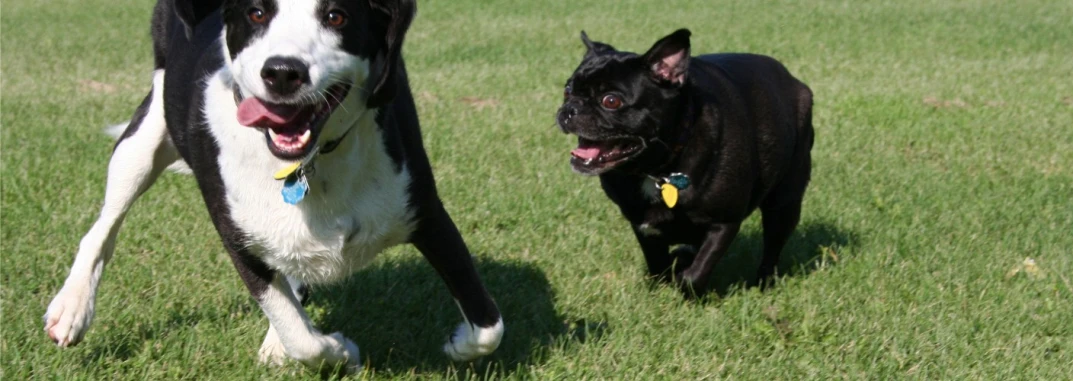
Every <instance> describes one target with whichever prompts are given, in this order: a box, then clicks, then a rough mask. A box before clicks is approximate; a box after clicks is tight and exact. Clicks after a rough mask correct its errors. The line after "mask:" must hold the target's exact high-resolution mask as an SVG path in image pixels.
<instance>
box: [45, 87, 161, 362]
mask: <svg viewBox="0 0 1073 381" xmlns="http://www.w3.org/2000/svg"><path fill="white" fill-rule="evenodd" d="M163 89H164V71H163V70H157V71H155V72H154V73H153V90H152V101H151V102H150V104H149V111H148V113H146V115H145V118H144V119H143V120H142V124H141V125H140V126H138V130H137V131H136V132H135V133H134V135H132V136H129V137H127V138H126V139H124V140H123V141H122V142H120V143H119V145H118V146H117V147H116V149H115V152H113V153H112V158H111V160H110V161H109V162H108V183H107V186H106V189H105V193H104V206H102V207H101V213H100V216H99V217H98V218H97V221H96V222H95V223H93V227H92V228H90V230H89V232H87V233H86V235H85V236H83V237H82V242H81V243H80V244H79V247H78V254H77V255H76V256H75V261H74V264H73V265H71V273H70V275H68V276H67V280H66V281H65V282H64V283H63V288H62V289H60V292H59V293H58V294H57V295H56V297H55V298H53V299H52V302H51V303H49V305H48V311H47V312H45V316H44V320H45V331H47V332H48V335H49V337H51V338H52V340H53V341H55V342H56V344H58V345H59V346H61V347H66V346H68V345H74V344H77V343H78V342H79V341H81V340H82V337H83V335H85V332H86V330H87V329H88V328H89V324H90V322H91V321H92V320H93V305H94V299H95V297H96V294H97V285H98V283H99V282H100V279H101V275H102V274H103V273H104V267H105V265H107V264H108V260H109V259H111V257H112V252H113V251H114V249H115V240H116V235H117V234H118V233H119V227H120V225H122V224H123V217H124V216H125V215H126V213H127V211H128V210H129V209H130V206H131V205H132V204H134V201H135V200H137V199H138V196H140V195H141V194H142V193H143V192H145V191H146V190H147V189H149V187H150V186H152V185H153V182H154V181H155V180H156V178H157V176H159V175H160V173H161V172H163V171H164V168H166V167H167V166H169V165H171V164H172V163H174V162H176V161H177V160H179V153H178V152H177V151H176V150H175V146H174V145H172V143H171V139H170V138H169V137H168V133H167V129H166V126H165V122H164V98H163Z"/></svg>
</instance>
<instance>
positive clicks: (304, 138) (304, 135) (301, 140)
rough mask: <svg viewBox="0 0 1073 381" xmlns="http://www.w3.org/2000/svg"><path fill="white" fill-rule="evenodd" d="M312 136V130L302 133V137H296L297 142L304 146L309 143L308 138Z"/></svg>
mask: <svg viewBox="0 0 1073 381" xmlns="http://www.w3.org/2000/svg"><path fill="white" fill-rule="evenodd" d="M312 134H313V133H312V130H306V131H305V132H303V133H302V136H299V137H298V142H299V143H301V144H302V145H305V144H306V143H309V136H310V135H312Z"/></svg>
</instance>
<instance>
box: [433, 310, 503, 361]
mask: <svg viewBox="0 0 1073 381" xmlns="http://www.w3.org/2000/svg"><path fill="white" fill-rule="evenodd" d="M502 338H503V320H502V319H500V320H499V321H497V322H496V324H495V325H493V326H491V327H487V328H482V327H477V326H473V325H470V324H469V322H463V323H462V324H460V325H459V326H458V329H455V333H454V334H453V335H451V338H450V339H448V340H447V344H444V345H443V351H444V352H446V353H447V356H448V357H450V358H451V359H452V360H455V361H469V360H473V359H475V358H478V357H481V356H484V355H487V354H489V353H492V351H495V350H496V348H498V347H499V341H500V340H501V339H502Z"/></svg>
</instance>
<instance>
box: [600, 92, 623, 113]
mask: <svg viewBox="0 0 1073 381" xmlns="http://www.w3.org/2000/svg"><path fill="white" fill-rule="evenodd" d="M600 105H602V106H604V108H606V109H608V110H615V109H618V108H619V107H622V99H621V98H619V97H617V96H614V95H612V94H607V95H604V99H601V100H600Z"/></svg>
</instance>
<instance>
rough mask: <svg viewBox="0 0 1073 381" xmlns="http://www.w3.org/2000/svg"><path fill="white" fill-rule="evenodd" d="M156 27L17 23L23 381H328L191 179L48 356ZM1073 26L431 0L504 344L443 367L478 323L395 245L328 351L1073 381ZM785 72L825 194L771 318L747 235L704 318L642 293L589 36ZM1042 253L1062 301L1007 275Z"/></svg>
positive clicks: (344, 304)
mask: <svg viewBox="0 0 1073 381" xmlns="http://www.w3.org/2000/svg"><path fill="white" fill-rule="evenodd" d="M151 7H152V2H151V1H148V0H145V1H139V2H137V4H134V5H132V4H130V2H115V1H104V0H86V1H72V0H55V1H48V2H40V1H28V0H9V1H5V2H3V5H2V10H0V14H2V17H3V18H2V23H0V36H2V40H0V42H2V47H3V55H2V70H3V72H2V73H3V75H2V82H3V83H2V96H3V98H2V119H0V123H2V135H0V138H2V149H0V158H2V164H0V165H2V174H0V181H2V188H3V190H2V201H3V205H2V208H3V209H2V211H0V213H2V232H3V235H2V246H0V247H2V260H0V266H2V267H0V274H2V284H0V298H2V305H0V313H2V322H0V337H2V346H0V352H2V362H0V364H2V373H0V378H3V379H6V380H21V379H31V378H32V379H63V380H67V379H161V378H187V379H258V380H260V379H293V378H295V377H298V378H308V379H317V378H318V375H316V374H315V373H313V372H311V371H307V370H305V369H303V368H301V367H298V366H289V367H286V368H285V369H282V370H280V369H273V368H265V367H262V366H260V365H258V364H257V363H256V351H257V348H258V346H259V345H260V341H261V339H262V338H263V335H264V330H265V328H266V327H267V322H266V319H265V318H264V316H263V314H262V313H261V312H260V310H259V308H258V307H257V306H256V304H255V303H254V302H253V301H252V299H251V298H250V297H249V296H248V293H247V292H246V290H245V288H244V287H243V286H242V285H241V283H240V281H239V279H238V276H237V274H235V271H234V270H233V268H232V267H231V264H230V263H229V260H228V259H227V256H226V254H225V253H224V251H223V249H222V247H221V245H220V243H219V241H218V238H217V236H216V233H215V232H214V231H213V229H212V227H211V224H210V223H209V220H208V218H207V217H208V214H207V213H206V212H205V209H204V207H203V206H202V203H201V201H200V197H199V196H198V194H197V190H196V186H195V184H194V181H193V180H192V179H191V178H189V177H184V176H180V175H174V174H169V175H165V176H164V177H162V179H161V180H160V181H159V182H158V183H157V184H156V186H155V187H154V188H153V189H152V190H151V191H150V192H148V193H147V194H146V195H145V196H144V197H143V198H142V199H141V200H140V201H139V202H138V203H137V204H136V205H135V207H134V209H133V210H132V212H131V213H130V214H129V217H128V219H127V221H126V224H125V229H124V231H123V232H122V233H121V234H120V240H119V243H118V248H117V250H116V255H115V258H114V260H113V262H112V263H111V265H110V267H109V268H108V270H107V271H106V274H105V277H104V280H103V282H102V286H101V290H100V294H99V297H98V299H97V301H98V302H97V317H96V319H95V321H94V323H93V328H92V329H91V330H90V331H89V333H88V335H87V336H86V340H85V342H84V343H82V344H81V345H79V346H77V347H74V348H70V349H66V350H61V349H58V348H56V347H54V346H53V345H52V344H51V343H50V342H49V340H48V339H47V337H46V335H45V334H44V332H42V331H41V315H42V314H43V313H44V311H45V307H46V306H47V303H48V302H49V300H50V299H51V297H52V296H53V295H54V293H55V292H56V291H58V290H59V288H60V286H61V285H62V282H63V279H64V277H66V275H67V270H68V268H69V266H70V264H71V261H72V259H73V255H74V252H75V251H76V249H77V245H78V241H79V239H80V238H81V236H82V234H84V233H85V231H86V230H87V229H88V228H89V226H90V224H91V223H92V222H93V220H94V219H95V217H96V213H97V210H98V208H99V207H100V203H101V200H102V197H103V189H104V175H105V168H106V163H107V161H108V156H109V153H110V149H111V144H112V143H111V142H110V141H109V139H108V138H107V137H105V136H104V135H103V134H101V132H100V131H101V128H102V127H103V126H105V125H107V124H109V123H115V122H118V121H122V120H126V119H127V118H128V117H129V115H130V113H131V112H132V110H133V108H134V106H135V105H137V103H138V102H139V101H140V99H141V97H142V96H143V95H144V94H145V92H146V91H147V90H148V83H149V78H150V74H149V70H150V68H151V53H150V42H149V38H148V29H149V28H148V20H149V13H150V9H151ZM1071 19H1073V2H1068V1H1048V0H1043V1H1040V0H1025V1H1016V2H1011V1H997V0H995V1H985V0H966V1H937V0H909V1H900V2H880V1H868V2H864V1H821V0H808V1H785V0H781V1H778V0H777V1H763V2H760V1H752V2H750V1H724V0H717V1H705V2H698V1H690V0H635V1H634V0H631V1H586V2H554V1H548V2H544V3H541V2H532V1H518V0H502V1H495V2H489V1H483V0H434V1H423V2H421V4H420V12H419V15H418V18H417V20H416V22H415V23H414V24H413V29H412V31H411V32H410V34H409V36H408V38H407V46H406V49H405V55H406V58H407V64H408V65H409V69H410V73H411V79H412V82H413V83H412V85H413V88H414V93H415V96H416V98H417V103H418V108H419V112H420V115H421V118H422V121H423V128H424V136H425V137H426V141H425V142H426V146H427V148H428V150H429V153H430V156H431V159H432V162H433V166H434V167H435V170H436V174H437V177H438V179H439V185H440V190H441V196H442V198H443V199H444V202H445V203H446V205H447V207H448V210H449V211H450V212H451V213H452V214H453V216H454V219H455V221H456V222H457V224H458V225H459V227H460V229H461V230H462V232H463V234H464V235H465V238H466V239H467V242H468V243H469V245H470V247H471V248H472V250H473V251H474V252H475V254H476V256H477V260H478V265H479V268H480V271H481V273H482V275H483V277H484V279H485V281H486V283H487V286H488V288H489V289H490V290H491V292H492V293H493V295H494V296H495V297H496V298H497V300H498V302H499V304H500V307H501V309H502V311H503V314H504V316H505V319H506V324H507V331H506V336H505V337H504V340H503V344H502V346H501V347H500V349H499V350H498V351H497V352H496V353H495V354H493V355H492V356H490V357H488V358H487V359H485V360H484V361H483V362H480V363H476V364H452V363H450V362H449V361H447V360H446V359H445V357H444V356H443V354H442V353H440V351H439V347H440V345H441V344H442V341H443V339H444V338H445V336H446V334H447V333H448V332H449V331H450V329H451V328H452V327H453V326H454V324H455V323H457V321H458V319H459V316H458V313H457V311H456V308H455V306H454V304H453V303H452V302H451V300H450V297H449V295H448V293H447V291H446V290H445V289H444V287H443V286H442V283H441V281H440V280H439V278H438V277H437V276H436V275H435V274H434V272H433V271H432V270H431V268H430V267H429V266H428V265H427V264H426V263H424V261H423V260H422V259H421V258H420V256H419V255H418V254H417V253H416V251H415V250H414V249H412V248H410V247H402V248H398V249H393V250H391V251H390V252H389V253H387V254H385V255H384V256H382V257H381V258H380V259H378V260H377V261H376V262H375V263H374V264H373V265H372V266H371V267H370V268H368V269H366V270H363V271H361V272H359V273H357V274H356V275H355V276H354V277H353V278H352V280H351V281H349V282H347V283H346V284H343V285H339V286H334V287H330V288H327V289H320V290H317V291H316V292H315V294H314V297H313V301H312V303H311V305H310V307H309V309H310V311H311V315H312V316H313V317H314V319H315V320H316V322H317V324H318V326H319V327H320V328H322V329H324V330H326V331H334V330H341V331H343V332H345V333H346V334H347V335H348V336H349V337H351V338H352V339H354V340H355V342H357V343H358V345H359V346H361V349H362V356H363V360H364V361H365V362H366V365H367V366H366V373H364V374H362V375H361V376H363V377H370V378H408V379H409V378H468V377H483V376H489V377H493V378H498V377H507V378H532V379H564V380H573V379H700V378H708V379H722V378H728V379H803V378H811V379H830V378H851V379H860V378H876V379H890V378H921V379H939V378H942V379H1051V380H1055V379H1066V378H1068V377H1070V373H1069V372H1070V369H1073V323H1071V322H1070V318H1071V317H1073V250H1071V248H1073V201H1071V196H1073V129H1071V127H1073V81H1071V80H1070V78H1073V60H1071V58H1073V33H1070V24H1069V21H1070V20H1071ZM679 27H688V28H690V29H692V31H693V33H694V34H693V36H694V37H693V46H694V52H696V53H699V52H709V51H750V52H757V53H763V54H769V55H772V56H774V57H776V58H779V59H780V60H782V61H783V62H784V63H785V64H786V65H787V66H788V67H789V68H790V69H791V71H792V72H794V73H795V74H796V75H797V76H798V77H799V78H801V79H802V80H804V81H805V82H806V83H808V84H809V85H810V86H811V87H812V89H813V90H814V92H815V94H816V108H815V125H816V131H817V138H816V147H815V149H814V150H813V158H814V162H815V167H814V171H813V182H812V186H811V187H810V189H809V192H808V195H807V197H806V203H805V210H804V216H803V220H802V223H801V226H800V228H799V230H798V232H797V233H796V234H795V236H794V238H793V239H792V241H791V243H790V246H789V247H788V248H787V251H786V254H785V255H784V256H785V260H784V261H783V263H782V269H783V271H784V272H785V271H790V272H792V273H793V275H791V276H787V277H784V278H782V279H781V280H780V283H779V284H778V286H777V287H775V288H773V289H771V290H769V291H766V292H760V291H759V290H756V289H742V288H740V287H738V286H736V285H737V284H738V281H739V280H740V279H741V278H742V276H743V274H751V273H753V272H754V271H755V266H756V264H757V263H758V259H757V255H758V254H759V247H758V245H759V241H760V239H759V236H760V229H759V224H758V223H757V220H756V219H755V218H754V219H751V220H750V221H748V223H747V224H746V227H745V228H744V229H743V232H742V234H741V236H740V237H739V239H738V241H737V242H736V243H735V245H734V247H733V249H732V251H733V254H732V255H731V256H730V257H729V258H728V259H727V261H725V262H724V263H722V264H721V265H720V266H719V269H718V270H717V276H718V279H717V281H716V283H718V284H719V285H720V288H721V289H724V290H726V292H725V293H724V294H723V295H722V296H718V295H713V296H710V297H708V298H707V299H705V300H703V301H701V302H698V303H688V302H683V301H682V300H681V298H680V296H679V295H678V294H677V293H676V292H675V291H674V290H672V289H670V288H668V287H663V286H653V285H651V284H649V283H648V282H646V281H645V280H644V279H643V278H642V273H643V270H642V269H643V266H644V265H643V259H642V257H641V254H640V251H639V249H638V248H637V246H636V244H635V243H634V240H633V238H632V236H631V234H630V232H629V229H628V227H627V225H626V223H625V222H624V221H623V220H622V219H621V218H620V217H619V216H618V212H617V211H616V208H615V207H614V206H613V205H612V204H611V203H610V201H608V200H607V199H606V198H605V197H604V196H603V194H602V192H601V191H600V189H599V187H598V185H597V182H596V180H595V179H592V178H584V177H580V176H577V175H575V174H573V173H571V171H570V170H569V166H568V165H567V157H568V156H567V152H568V150H569V149H571V148H572V141H571V138H570V137H568V136H565V135H562V134H560V133H559V132H558V131H557V129H556V128H555V127H554V126H553V115H554V112H555V110H556V108H557V106H558V101H559V100H560V97H561V93H562V91H561V86H562V84H563V82H564V81H565V79H566V78H567V77H568V76H569V74H570V72H571V71H572V69H573V68H574V67H575V66H576V65H577V63H578V61H579V59H580V56H581V54H582V52H583V50H582V46H581V43H580V42H579V41H578V37H577V35H578V32H579V31H580V30H581V29H585V30H587V31H588V32H589V35H590V36H592V37H593V38H594V39H597V40H601V41H607V42H610V43H612V44H613V45H615V46H616V47H619V48H622V49H628V50H635V51H636V50H644V49H646V48H647V47H648V46H650V44H651V43H652V42H654V41H655V40H656V39H658V38H659V37H661V36H663V35H665V34H667V33H669V32H671V31H673V30H674V29H676V28H679ZM1027 257H1031V258H1033V259H1035V261H1036V262H1037V264H1038V266H1039V268H1040V270H1041V271H1042V274H1043V276H1042V277H1038V276H1029V275H1026V274H1025V272H1023V271H1022V272H1020V273H1017V274H1014V275H1013V276H1008V274H1009V273H1010V270H1011V269H1014V268H1016V267H1017V266H1018V265H1019V264H1021V263H1022V261H1023V260H1024V259H1025V258H1027Z"/></svg>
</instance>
